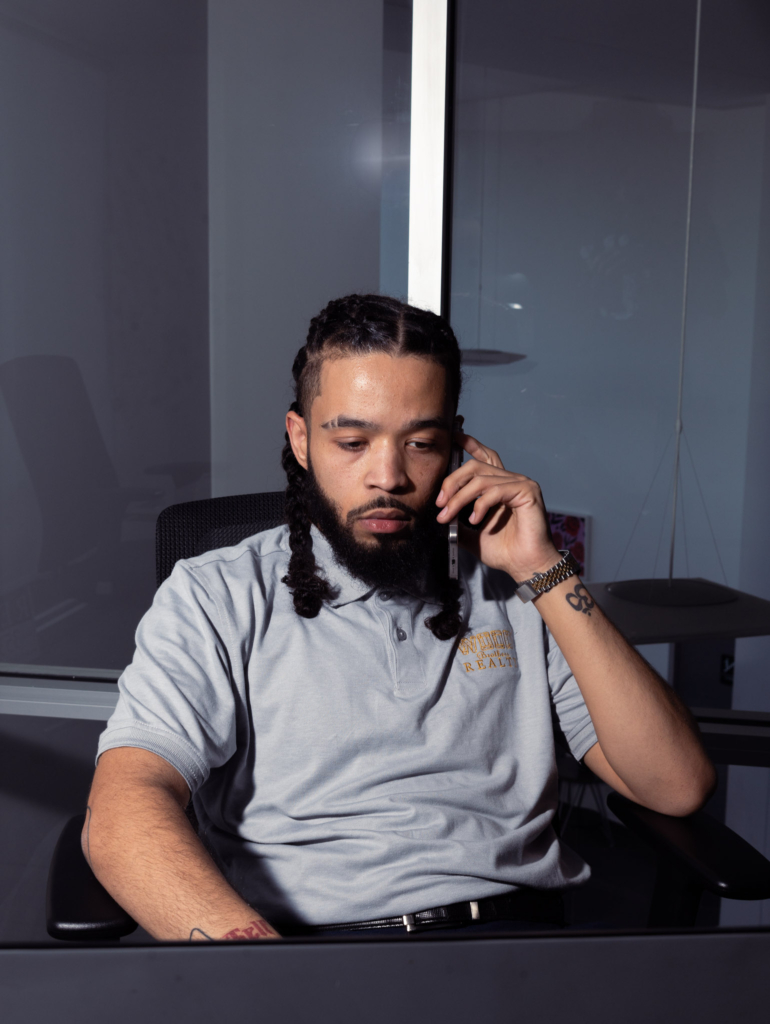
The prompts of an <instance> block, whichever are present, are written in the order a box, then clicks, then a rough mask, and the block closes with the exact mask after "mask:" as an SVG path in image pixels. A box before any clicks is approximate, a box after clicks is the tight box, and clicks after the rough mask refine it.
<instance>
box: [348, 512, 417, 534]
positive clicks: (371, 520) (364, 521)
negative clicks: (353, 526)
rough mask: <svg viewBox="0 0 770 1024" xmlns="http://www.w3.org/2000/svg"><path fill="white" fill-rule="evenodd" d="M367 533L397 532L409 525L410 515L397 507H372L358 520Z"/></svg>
mask: <svg viewBox="0 0 770 1024" xmlns="http://www.w3.org/2000/svg"><path fill="white" fill-rule="evenodd" d="M357 522H358V523H360V524H361V527H362V528H363V529H364V530H366V531H367V532H368V533H398V531H399V530H403V529H404V528H405V527H406V526H408V525H409V522H410V517H409V516H407V515H406V514H405V513H404V512H401V511H400V510H399V509H397V508H377V509H372V511H371V512H367V513H366V514H365V515H363V516H361V517H360V518H359V519H358V520H357Z"/></svg>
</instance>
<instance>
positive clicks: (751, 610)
mask: <svg viewBox="0 0 770 1024" xmlns="http://www.w3.org/2000/svg"><path fill="white" fill-rule="evenodd" d="M588 586H589V589H590V591H591V593H592V594H593V596H594V598H595V599H596V603H597V604H598V605H599V607H600V608H601V609H602V611H603V612H604V614H605V615H606V616H607V618H608V619H609V620H610V621H611V622H614V623H615V625H616V626H617V627H618V629H619V630H620V632H621V633H622V634H623V636H624V637H625V638H626V639H627V640H628V641H629V643H632V644H673V645H674V650H673V657H672V659H671V669H670V672H669V682H670V683H671V684H672V686H673V687H674V689H675V690H676V691H677V693H678V694H679V695H680V696H681V697H682V699H683V700H684V702H685V703H686V704H689V705H691V706H692V705H701V706H707V707H710V708H719V707H723V708H729V707H730V705H731V704H732V690H731V688H730V685H725V677H726V672H727V671H728V670H731V662H732V661H733V660H734V659H735V641H736V639H737V638H739V637H747V636H766V635H770V601H765V600H763V599H762V598H761V597H754V596H753V595H752V594H745V593H743V591H741V590H733V594H735V595H736V600H734V601H729V602H727V603H726V604H715V605H701V606H699V607H690V608H659V607H654V606H652V605H644V604H635V603H634V602H632V601H624V600H623V599H622V598H619V597H615V596H614V595H613V594H611V593H610V592H609V590H608V589H607V587H608V586H610V584H608V583H590V584H588ZM730 678H731V677H730Z"/></svg>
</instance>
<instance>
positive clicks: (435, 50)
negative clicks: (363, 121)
mask: <svg viewBox="0 0 770 1024" xmlns="http://www.w3.org/2000/svg"><path fill="white" fill-rule="evenodd" d="M446 56H447V0H414V2H413V7H412V111H411V141H410V156H409V285H408V290H409V302H410V303H412V305H414V306H419V307H420V308H422V309H431V310H433V312H434V313H440V312H441V271H442V267H441V255H442V244H443V237H444V230H443V229H444V130H445V120H446V109H445V106H446V74H447V67H446Z"/></svg>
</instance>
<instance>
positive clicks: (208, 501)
mask: <svg viewBox="0 0 770 1024" xmlns="http://www.w3.org/2000/svg"><path fill="white" fill-rule="evenodd" d="M283 499H284V492H283V491H265V492H264V493H262V494H233V495H230V496H228V497H226V498H204V499H203V500H202V501H185V502H183V503H182V504H180V505H169V507H168V508H164V509H163V511H162V512H161V514H160V515H159V516H158V522H157V524H156V526H155V578H156V582H157V585H158V586H160V585H161V583H162V582H163V581H164V580H165V579H166V577H167V576H170V575H171V570H172V569H173V568H174V566H175V565H176V563H177V562H178V561H179V559H180V558H194V557H195V556H196V555H202V554H204V553H205V552H206V551H212V550H213V549H214V548H223V547H228V546H229V545H231V544H240V542H241V541H242V540H245V539H246V537H251V536H252V535H253V534H255V533H261V532H262V531H263V530H272V529H273V527H275V526H280V525H281V524H282V523H284V522H286V520H285V518H284V511H283Z"/></svg>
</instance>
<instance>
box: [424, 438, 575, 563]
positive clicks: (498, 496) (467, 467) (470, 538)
mask: <svg viewBox="0 0 770 1024" xmlns="http://www.w3.org/2000/svg"><path fill="white" fill-rule="evenodd" d="M455 441H456V443H458V444H461V445H462V447H463V448H464V449H465V451H466V452H468V454H469V455H470V456H471V460H470V461H469V462H466V463H464V464H463V465H462V466H460V468H459V469H457V470H455V472H454V473H452V474H450V476H448V477H447V478H446V480H444V483H443V485H442V488H441V493H440V494H439V496H438V498H437V499H436V504H437V505H438V506H440V507H441V508H442V511H441V512H440V513H439V515H438V521H439V522H440V523H449V522H450V521H451V520H452V519H454V517H455V516H456V515H457V514H458V513H459V512H460V511H461V510H462V509H463V508H465V506H466V505H470V504H471V502H473V513H472V515H471V517H470V522H472V523H473V524H474V525H475V524H477V523H480V524H483V525H482V528H481V530H479V531H475V530H461V533H460V539H461V543H462V544H463V546H464V547H467V548H469V549H470V550H472V551H473V552H474V554H476V555H477V556H478V557H479V558H480V559H481V561H482V562H483V563H484V564H485V565H488V566H489V567H490V568H491V569H502V570H503V571H504V572H507V573H509V574H510V575H511V576H512V577H513V578H514V579H515V580H518V581H519V582H521V581H522V580H528V579H529V578H530V577H531V576H533V575H534V574H535V573H536V572H546V571H547V570H548V569H550V568H551V567H552V566H554V565H555V564H556V563H557V562H558V561H559V559H560V558H561V555H560V554H559V552H558V551H557V550H556V548H555V547H554V545H553V542H552V540H551V537H550V533H549V529H548V521H547V519H546V512H545V505H544V504H543V495H542V494H541V493H540V488H539V487H538V485H537V484H536V483H535V481H534V480H530V479H529V478H528V477H526V476H522V475H521V474H520V473H509V472H508V470H507V469H506V468H505V467H504V466H503V463H502V461H501V459H500V456H499V455H498V454H497V452H495V451H493V450H492V449H491V448H487V447H486V446H485V445H483V444H481V442H480V441H477V440H476V438H475V437H471V436H470V434H463V433H457V434H455Z"/></svg>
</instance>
